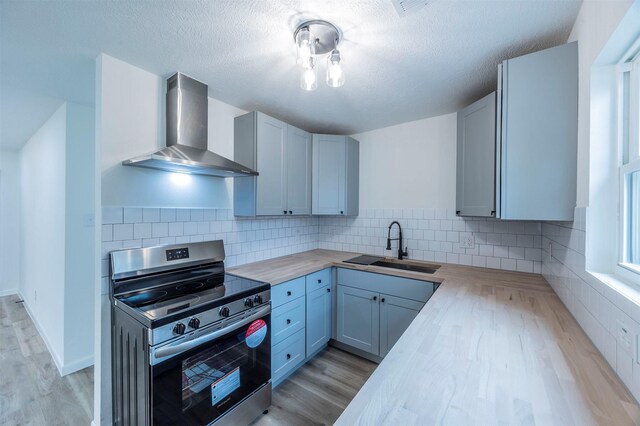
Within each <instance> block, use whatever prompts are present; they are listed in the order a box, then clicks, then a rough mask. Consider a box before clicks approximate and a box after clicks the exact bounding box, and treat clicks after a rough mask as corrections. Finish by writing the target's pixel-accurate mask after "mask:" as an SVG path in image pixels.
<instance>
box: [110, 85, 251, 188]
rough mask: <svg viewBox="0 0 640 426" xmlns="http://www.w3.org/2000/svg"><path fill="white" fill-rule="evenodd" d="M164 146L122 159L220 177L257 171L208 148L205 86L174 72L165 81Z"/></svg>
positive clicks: (143, 164)
mask: <svg viewBox="0 0 640 426" xmlns="http://www.w3.org/2000/svg"><path fill="white" fill-rule="evenodd" d="M166 99H167V110H166V114H167V115H166V119H167V120H166V121H167V147H166V148H163V149H161V150H159V151H155V152H152V153H150V154H146V155H142V156H140V157H135V158H132V159H130V160H125V161H123V162H122V164H123V165H125V166H135V167H146V168H150V169H159V170H165V171H168V172H179V173H189V174H198V175H207V176H219V177H236V176H237V177H240V176H257V175H258V172H256V171H255V170H252V169H250V168H248V167H245V166H243V165H242V164H238V163H236V162H235V161H231V160H229V159H228V158H225V157H223V156H221V155H218V154H216V153H215V152H211V151H208V150H207V129H208V124H207V121H208V112H209V103H208V98H207V85H206V84H204V83H201V82H199V81H197V80H194V79H192V78H190V77H187V76H186V75H184V74H180V73H176V74H174V75H173V76H171V77H170V78H169V79H168V80H167V98H166Z"/></svg>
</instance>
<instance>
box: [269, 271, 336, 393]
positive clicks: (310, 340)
mask: <svg viewBox="0 0 640 426" xmlns="http://www.w3.org/2000/svg"><path fill="white" fill-rule="evenodd" d="M332 282H333V280H332V268H327V269H323V270H320V271H318V272H314V273H312V274H308V275H306V276H302V277H299V278H295V279H293V280H290V281H287V282H284V283H282V284H278V285H276V286H274V287H272V289H271V303H272V311H271V380H272V383H273V386H277V385H279V384H280V383H281V382H282V381H283V380H285V379H286V378H287V376H289V375H290V374H291V373H292V372H294V371H295V370H296V369H297V368H298V367H300V366H301V365H302V364H303V363H304V362H305V361H306V360H307V359H309V358H311V357H312V356H314V355H315V354H316V353H317V352H318V351H319V350H320V349H322V348H323V347H324V346H326V345H327V343H328V342H329V339H330V338H331V330H332V326H333V312H332Z"/></svg>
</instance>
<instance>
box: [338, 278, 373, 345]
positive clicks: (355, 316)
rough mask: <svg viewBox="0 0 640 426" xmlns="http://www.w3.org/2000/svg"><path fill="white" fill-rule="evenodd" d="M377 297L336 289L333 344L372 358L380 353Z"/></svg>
mask: <svg viewBox="0 0 640 426" xmlns="http://www.w3.org/2000/svg"><path fill="white" fill-rule="evenodd" d="M378 296H379V294H378V293H376V292H374V291H368V290H362V289H359V288H353V287H347V286H342V285H338V303H337V307H338V318H337V323H338V327H337V328H338V334H337V337H336V340H337V341H339V342H341V343H344V344H347V345H349V346H352V347H354V348H356V349H360V350H363V351H365V352H368V353H370V354H373V355H378V354H379V352H380V347H379V339H380V307H379V305H378Z"/></svg>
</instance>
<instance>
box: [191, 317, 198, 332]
mask: <svg viewBox="0 0 640 426" xmlns="http://www.w3.org/2000/svg"><path fill="white" fill-rule="evenodd" d="M189 327H191V328H193V329H194V330H197V329H198V328H199V327H200V320H199V319H198V318H191V319H190V320H189Z"/></svg>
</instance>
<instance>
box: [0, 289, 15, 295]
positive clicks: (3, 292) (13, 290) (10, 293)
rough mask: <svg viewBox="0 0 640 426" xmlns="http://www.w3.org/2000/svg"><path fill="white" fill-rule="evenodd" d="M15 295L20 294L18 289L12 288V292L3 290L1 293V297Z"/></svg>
mask: <svg viewBox="0 0 640 426" xmlns="http://www.w3.org/2000/svg"><path fill="white" fill-rule="evenodd" d="M14 294H18V289H17V288H12V289H10V290H2V291H0V297H3V296H13V295H14Z"/></svg>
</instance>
